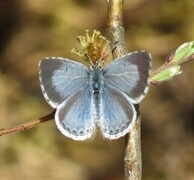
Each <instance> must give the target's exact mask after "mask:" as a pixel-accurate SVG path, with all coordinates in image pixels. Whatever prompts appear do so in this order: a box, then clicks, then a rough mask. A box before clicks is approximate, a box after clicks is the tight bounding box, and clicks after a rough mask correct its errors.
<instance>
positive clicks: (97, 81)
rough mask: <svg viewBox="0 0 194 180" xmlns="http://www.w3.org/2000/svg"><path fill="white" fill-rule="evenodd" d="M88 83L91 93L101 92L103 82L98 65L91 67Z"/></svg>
mask: <svg viewBox="0 0 194 180" xmlns="http://www.w3.org/2000/svg"><path fill="white" fill-rule="evenodd" d="M90 84H91V88H92V92H93V94H99V93H100V92H101V86H102V84H103V70H102V68H100V67H99V66H96V67H94V68H93V69H91V71H90Z"/></svg>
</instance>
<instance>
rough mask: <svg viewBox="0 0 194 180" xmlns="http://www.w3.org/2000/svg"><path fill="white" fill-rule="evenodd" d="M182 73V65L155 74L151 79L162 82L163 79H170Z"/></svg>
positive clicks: (153, 81)
mask: <svg viewBox="0 0 194 180" xmlns="http://www.w3.org/2000/svg"><path fill="white" fill-rule="evenodd" d="M180 73H182V72H181V71H180V66H174V67H170V68H168V69H165V70H163V71H161V72H160V73H158V74H156V75H155V76H153V77H152V78H151V80H150V81H151V82H152V83H155V82H157V83H160V82H163V81H168V80H170V79H171V78H173V77H174V76H176V75H178V74H180Z"/></svg>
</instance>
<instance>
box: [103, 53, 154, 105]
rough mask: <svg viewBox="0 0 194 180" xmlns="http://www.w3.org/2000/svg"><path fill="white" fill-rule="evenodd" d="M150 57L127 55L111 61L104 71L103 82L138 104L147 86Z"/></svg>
mask: <svg viewBox="0 0 194 180" xmlns="http://www.w3.org/2000/svg"><path fill="white" fill-rule="evenodd" d="M150 60H151V56H150V54H149V53H147V52H134V53H129V54H127V55H125V56H123V57H121V58H119V59H118V60H114V61H112V62H111V63H110V64H108V65H107V66H106V67H105V69H104V81H105V82H106V84H107V85H109V84H110V85H111V86H114V87H115V88H116V89H118V90H119V91H121V92H123V93H125V94H126V95H127V96H128V97H130V98H131V101H132V103H133V104H137V103H139V102H140V101H141V100H142V99H143V97H144V96H145V94H146V93H147V90H148V86H149V79H148V78H149V72H150Z"/></svg>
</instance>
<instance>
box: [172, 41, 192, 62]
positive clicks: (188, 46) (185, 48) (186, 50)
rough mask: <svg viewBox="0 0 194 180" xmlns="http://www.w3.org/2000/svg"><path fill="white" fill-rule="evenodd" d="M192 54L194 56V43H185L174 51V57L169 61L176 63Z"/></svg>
mask: <svg viewBox="0 0 194 180" xmlns="http://www.w3.org/2000/svg"><path fill="white" fill-rule="evenodd" d="M192 54H194V41H192V42H187V43H184V44H182V45H181V46H179V47H178V49H177V50H176V51H175V54H174V57H173V58H172V60H171V61H172V62H178V61H181V60H183V59H184V58H186V57H188V56H190V55H192Z"/></svg>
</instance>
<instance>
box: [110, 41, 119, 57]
mask: <svg viewBox="0 0 194 180" xmlns="http://www.w3.org/2000/svg"><path fill="white" fill-rule="evenodd" d="M118 43H119V42H118V41H116V42H114V43H113V47H112V50H111V53H112V54H113V53H114V52H115V50H116V48H117V44H118Z"/></svg>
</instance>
